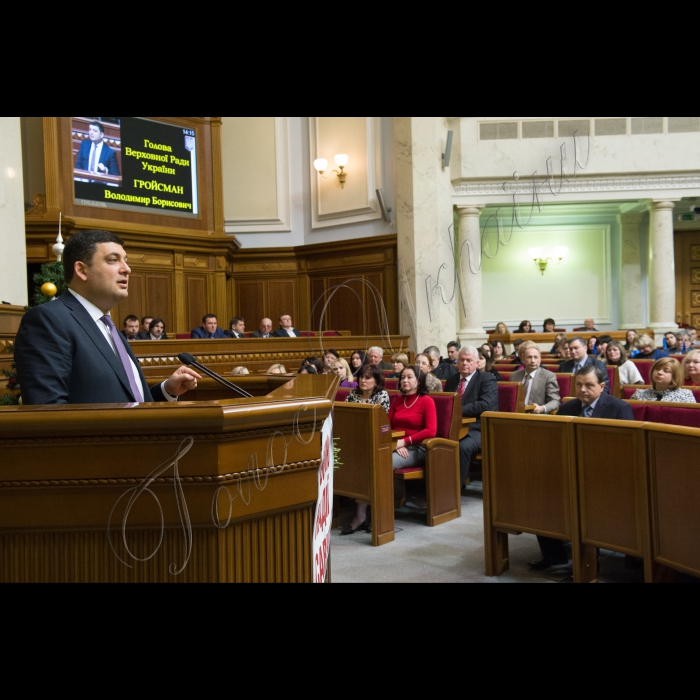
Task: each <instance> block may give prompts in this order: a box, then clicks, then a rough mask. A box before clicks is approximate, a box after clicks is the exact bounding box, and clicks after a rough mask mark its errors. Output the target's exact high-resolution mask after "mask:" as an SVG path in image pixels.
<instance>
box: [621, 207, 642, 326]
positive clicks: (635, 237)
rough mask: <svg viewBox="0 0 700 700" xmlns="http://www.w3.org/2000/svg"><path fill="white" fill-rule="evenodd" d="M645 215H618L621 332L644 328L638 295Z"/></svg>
mask: <svg viewBox="0 0 700 700" xmlns="http://www.w3.org/2000/svg"><path fill="white" fill-rule="evenodd" d="M645 216H646V215H645V214H643V213H639V212H630V213H628V214H622V215H621V216H620V233H621V235H620V238H621V242H622V250H621V255H620V266H621V275H620V312H621V324H620V328H621V329H622V330H637V329H639V328H644V327H645V319H644V304H643V295H642V246H641V225H642V222H643V221H644V217H645Z"/></svg>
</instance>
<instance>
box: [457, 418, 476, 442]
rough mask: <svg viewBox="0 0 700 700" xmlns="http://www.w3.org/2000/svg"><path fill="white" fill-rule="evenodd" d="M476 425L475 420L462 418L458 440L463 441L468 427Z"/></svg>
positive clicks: (467, 433) (467, 432)
mask: <svg viewBox="0 0 700 700" xmlns="http://www.w3.org/2000/svg"><path fill="white" fill-rule="evenodd" d="M472 423H476V418H462V427H461V429H460V431H459V439H460V440H464V438H465V437H467V435H469V426H470V425H471V424H472Z"/></svg>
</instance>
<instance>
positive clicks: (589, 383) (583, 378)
mask: <svg viewBox="0 0 700 700" xmlns="http://www.w3.org/2000/svg"><path fill="white" fill-rule="evenodd" d="M575 382H576V396H577V397H578V398H576V399H574V400H573V401H569V402H568V403H565V404H564V405H563V406H562V407H561V408H560V409H559V413H558V415H560V416H574V417H577V418H598V419H601V420H630V421H633V420H634V412H633V411H632V407H631V406H630V405H629V404H627V403H625V402H624V401H620V399H616V398H613V397H612V396H610V395H609V394H606V393H605V389H606V385H607V383H608V374H607V372H601V371H600V369H598V368H597V367H590V366H589V367H584V368H583V369H581V370H579V371H578V372H577V373H576V377H575ZM537 541H538V542H539V545H540V550H541V551H542V560H541V561H536V562H532V563H531V564H530V568H532V569H533V570H535V571H549V572H550V573H569V570H570V569H571V562H570V561H569V554H568V552H567V551H566V547H565V546H564V543H563V542H562V541H561V540H554V539H551V538H549V537H538V538H537Z"/></svg>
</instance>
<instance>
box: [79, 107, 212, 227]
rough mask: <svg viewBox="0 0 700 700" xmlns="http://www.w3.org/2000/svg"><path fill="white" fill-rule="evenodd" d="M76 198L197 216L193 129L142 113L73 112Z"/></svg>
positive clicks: (99, 204) (81, 201)
mask: <svg viewBox="0 0 700 700" xmlns="http://www.w3.org/2000/svg"><path fill="white" fill-rule="evenodd" d="M71 123H72V129H71V131H72V139H73V173H74V180H75V203H76V204H80V205H84V206H97V207H109V208H113V209H127V210H138V211H144V210H148V211H149V212H154V213H160V214H167V215H169V216H173V215H175V216H187V217H196V216H198V214H199V206H198V197H197V138H196V132H195V131H194V130H193V129H184V128H182V127H179V126H175V125H173V124H166V123H164V122H158V121H154V120H152V119H144V118H143V117H72V119H71Z"/></svg>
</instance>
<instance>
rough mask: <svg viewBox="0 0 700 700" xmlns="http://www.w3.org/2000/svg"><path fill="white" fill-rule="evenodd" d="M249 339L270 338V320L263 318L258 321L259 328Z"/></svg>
mask: <svg viewBox="0 0 700 700" xmlns="http://www.w3.org/2000/svg"><path fill="white" fill-rule="evenodd" d="M250 337H251V338H272V319H269V318H264V319H263V320H262V321H260V328H259V329H258V330H257V331H255V333H252V334H251V336H250Z"/></svg>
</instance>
